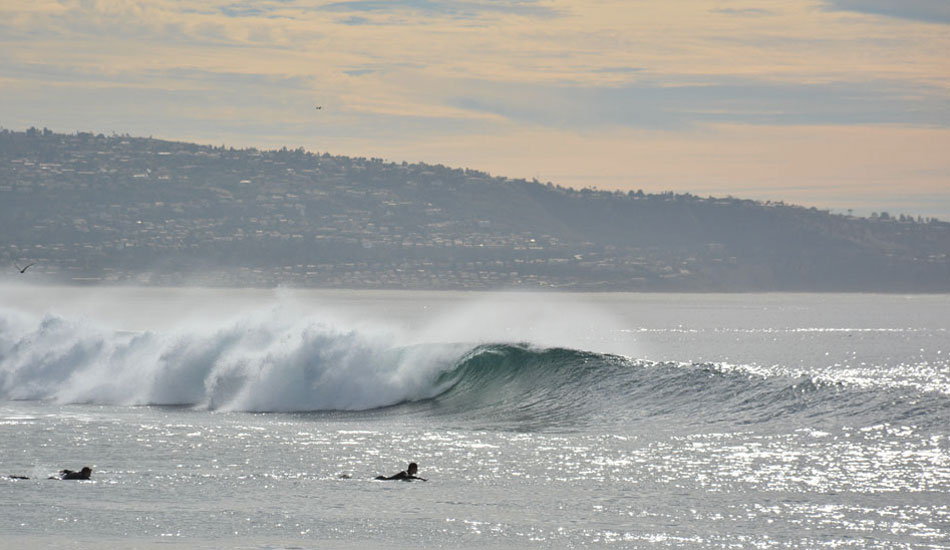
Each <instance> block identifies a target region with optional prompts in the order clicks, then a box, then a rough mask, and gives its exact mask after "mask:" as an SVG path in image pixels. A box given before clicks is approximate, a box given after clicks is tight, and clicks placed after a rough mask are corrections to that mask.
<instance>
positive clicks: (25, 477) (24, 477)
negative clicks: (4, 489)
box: [7, 475, 30, 479]
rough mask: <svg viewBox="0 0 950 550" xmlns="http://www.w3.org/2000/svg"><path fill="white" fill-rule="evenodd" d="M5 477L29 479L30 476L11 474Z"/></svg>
mask: <svg viewBox="0 0 950 550" xmlns="http://www.w3.org/2000/svg"><path fill="white" fill-rule="evenodd" d="M7 477H8V478H10V479H30V478H29V477H27V476H18V475H11V476H7Z"/></svg>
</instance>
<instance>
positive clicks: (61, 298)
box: [0, 284, 950, 550]
mask: <svg viewBox="0 0 950 550" xmlns="http://www.w3.org/2000/svg"><path fill="white" fill-rule="evenodd" d="M948 312H950V296H948V295H937V296H934V295H926V296H925V295H914V296H904V295H869V294H712V295H710V294H619V293H618V294H566V293H565V294H558V293H514V292H511V293H451V292H395V291H394V292H384V291H313V290H295V289H277V290H234V289H167V288H166V289H155V288H93V287H78V288H64V287H31V286H20V285H13V284H6V285H4V286H0V475H2V476H4V477H3V478H2V479H0V548H3V549H7V548H9V549H14V548H16V549H21V548H66V549H74V548H75V549H93V548H95V549H113V548H115V549H118V548H161V549H177V548H246V549H261V550H264V549H266V550H274V549H311V548H344V549H350V548H352V549H356V548H360V549H362V548H380V549H382V548H385V549H403V548H405V549H409V548H486V549H489V548H491V549H494V548H497V549H519V548H657V549H659V548H664V549H665V548H688V549H697V548H699V549H705V548H717V549H720V548H907V549H917V548H920V549H924V548H927V549H934V548H950V313H948ZM409 462H417V463H418V465H419V473H418V475H419V476H420V477H423V478H425V479H426V481H421V480H417V481H412V482H403V481H376V480H374V479H373V478H374V477H375V476H377V475H380V474H382V475H391V474H394V473H396V472H398V471H400V470H404V469H406V466H407V464H408V463H409ZM83 466H89V467H91V468H92V469H93V474H92V477H91V479H90V480H89V481H57V480H50V479H48V478H49V477H50V476H53V475H54V474H56V472H58V471H59V470H61V469H64V468H69V469H73V470H79V469H80V468H82V467H83ZM11 475H15V476H24V477H29V478H30V479H13V478H10V477H7V476H11Z"/></svg>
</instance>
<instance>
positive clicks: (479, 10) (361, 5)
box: [322, 0, 558, 18]
mask: <svg viewBox="0 0 950 550" xmlns="http://www.w3.org/2000/svg"><path fill="white" fill-rule="evenodd" d="M322 9H324V10H330V11H357V12H385V13H404V12H407V11H410V12H417V13H421V14H425V15H428V16H442V17H456V18H470V17H477V16H479V15H482V14H486V13H503V14H504V13H509V14H516V15H530V16H535V17H553V16H555V15H557V13H558V12H557V11H556V10H554V9H552V8H550V7H547V6H544V5H541V3H540V2H538V1H537V0H512V1H507V2H497V1H494V2H487V1H486V2H464V1H463V2H459V1H454V0H351V1H348V2H333V3H331V4H326V5H324V6H323V7H322Z"/></svg>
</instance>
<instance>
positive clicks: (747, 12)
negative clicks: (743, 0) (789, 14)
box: [712, 8, 775, 16]
mask: <svg viewBox="0 0 950 550" xmlns="http://www.w3.org/2000/svg"><path fill="white" fill-rule="evenodd" d="M712 12H713V13H721V14H723V15H744V16H762V15H773V14H774V13H775V12H773V11H771V10H763V9H760V8H719V9H715V10H712Z"/></svg>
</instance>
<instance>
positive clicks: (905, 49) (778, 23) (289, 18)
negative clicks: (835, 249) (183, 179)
mask: <svg viewBox="0 0 950 550" xmlns="http://www.w3.org/2000/svg"><path fill="white" fill-rule="evenodd" d="M318 106H319V107H321V108H320V109H316V107H318ZM0 126H2V127H3V128H7V129H12V130H23V129H26V128H28V127H30V126H35V127H38V128H41V127H48V128H50V129H52V130H54V131H57V132H65V133H73V132H76V131H92V132H96V133H99V132H101V133H105V134H107V135H108V134H111V133H118V134H130V135H133V136H153V137H156V138H162V139H171V140H177V141H192V142H197V143H203V144H212V145H227V146H232V147H258V148H268V149H269V148H279V147H282V146H287V147H289V148H297V147H304V148H305V149H308V150H310V151H313V152H318V153H323V152H329V153H331V154H340V155H350V156H361V157H378V158H384V159H386V160H388V161H394V162H402V161H407V162H427V163H431V164H444V165H446V166H452V167H458V168H472V169H476V170H481V171H485V172H488V173H491V174H492V175H495V176H506V177H512V178H528V179H531V178H536V179H538V180H540V181H542V182H548V181H550V182H552V183H555V184H557V185H562V186H567V187H574V188H584V187H594V188H598V189H608V190H613V189H623V190H627V189H632V190H636V189H642V190H643V191H645V192H663V191H674V192H677V193H693V194H695V195H700V196H717V197H724V196H733V197H737V198H749V199H756V200H772V201H785V202H788V203H793V204H801V205H805V206H816V207H819V208H823V209H825V208H826V209H830V210H832V211H835V212H847V211H849V210H851V211H853V212H854V213H855V214H861V215H868V214H870V213H871V212H883V211H886V212H889V213H890V214H891V215H896V214H901V213H904V214H908V215H913V216H919V215H922V216H925V217H929V216H936V217H939V218H941V219H943V220H950V2H948V0H772V1H765V0H761V1H745V0H718V1H710V0H649V1H648V0H621V1H614V0H571V1H568V0H508V1H501V0H461V1H443V0H352V1H337V2H328V1H319V0H308V1H304V0H248V1H227V0H224V1H222V0H154V1H145V0H142V1H123V0H30V1H29V2H23V1H22V0H0Z"/></svg>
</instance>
